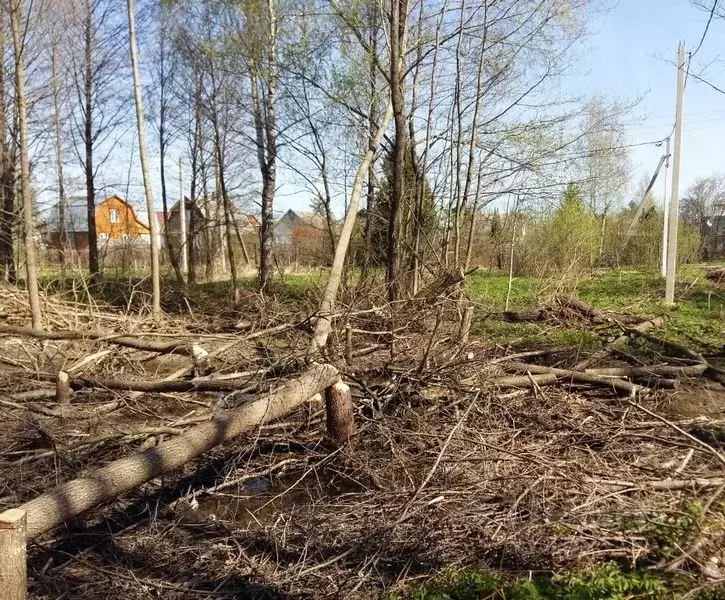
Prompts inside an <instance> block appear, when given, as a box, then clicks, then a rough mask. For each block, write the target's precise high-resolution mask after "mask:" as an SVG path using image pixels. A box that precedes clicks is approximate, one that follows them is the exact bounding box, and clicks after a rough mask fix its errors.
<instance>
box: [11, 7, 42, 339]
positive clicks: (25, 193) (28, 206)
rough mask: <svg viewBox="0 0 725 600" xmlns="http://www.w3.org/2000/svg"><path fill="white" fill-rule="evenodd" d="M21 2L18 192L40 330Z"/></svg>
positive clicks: (16, 18)
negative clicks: (21, 201)
mask: <svg viewBox="0 0 725 600" xmlns="http://www.w3.org/2000/svg"><path fill="white" fill-rule="evenodd" d="M21 10H22V1H21V0H20V1H19V2H18V3H16V4H14V5H13V8H12V10H11V14H10V26H11V28H12V33H13V48H14V50H15V93H16V101H17V108H18V121H19V124H20V193H21V195H22V198H23V234H24V235H23V238H24V242H25V244H24V245H25V279H26V282H25V283H26V286H27V288H28V299H29V301H30V312H31V314H32V319H33V327H34V328H35V329H40V328H41V327H42V326H43V318H42V315H41V313H40V291H39V289H38V268H37V261H36V256H35V225H34V218H35V217H34V215H33V200H32V197H31V195H30V160H29V158H28V115H27V112H28V110H27V106H26V103H25V69H24V64H23V63H24V55H25V45H24V44H25V40H24V39H23V38H22V33H21V31H20V13H21Z"/></svg>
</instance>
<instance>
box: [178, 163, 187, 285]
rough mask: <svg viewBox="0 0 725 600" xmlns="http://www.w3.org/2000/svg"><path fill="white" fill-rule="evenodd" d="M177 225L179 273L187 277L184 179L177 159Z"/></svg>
mask: <svg viewBox="0 0 725 600" xmlns="http://www.w3.org/2000/svg"><path fill="white" fill-rule="evenodd" d="M179 223H180V226H181V272H182V273H184V274H186V275H187V276H188V272H189V258H188V257H189V254H188V251H187V247H186V198H184V178H183V175H182V171H181V157H179Z"/></svg>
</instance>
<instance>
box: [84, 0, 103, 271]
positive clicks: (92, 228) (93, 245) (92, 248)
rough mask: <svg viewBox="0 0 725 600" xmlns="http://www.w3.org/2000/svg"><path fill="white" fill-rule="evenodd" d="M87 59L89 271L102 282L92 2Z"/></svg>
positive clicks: (88, 6) (88, 15) (87, 21)
mask: <svg viewBox="0 0 725 600" xmlns="http://www.w3.org/2000/svg"><path fill="white" fill-rule="evenodd" d="M85 9H86V14H85V24H84V25H85V30H84V37H85V39H84V46H85V53H84V59H83V63H84V64H83V68H84V73H83V100H84V103H85V107H84V111H85V114H84V115H83V117H84V119H83V144H84V147H85V163H84V165H83V166H84V167H85V176H86V217H87V219H88V270H89V271H90V273H91V281H92V282H93V283H96V284H97V283H99V282H100V278H101V269H100V265H99V263H98V235H97V232H96V188H95V181H94V180H95V173H94V171H93V7H92V5H91V0H86V6H85Z"/></svg>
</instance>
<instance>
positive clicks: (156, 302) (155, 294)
mask: <svg viewBox="0 0 725 600" xmlns="http://www.w3.org/2000/svg"><path fill="white" fill-rule="evenodd" d="M127 7H128V35H129V48H130V51H131V71H132V73H133V96H134V101H135V104H136V126H137V128H138V146H139V153H140V155H141V171H142V173H143V186H144V192H145V194H146V210H147V212H148V218H149V229H150V230H151V282H152V296H151V304H152V310H153V311H154V313H157V314H158V313H160V312H161V276H160V273H159V238H158V235H159V224H158V221H157V220H156V211H155V210H154V193H153V188H152V186H151V173H150V172H149V157H148V149H147V146H146V126H145V124H144V112H143V100H142V98H141V75H140V73H139V68H138V47H137V43H136V8H135V4H134V0H128V2H127Z"/></svg>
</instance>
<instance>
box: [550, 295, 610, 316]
mask: <svg viewBox="0 0 725 600" xmlns="http://www.w3.org/2000/svg"><path fill="white" fill-rule="evenodd" d="M557 301H558V302H559V305H560V306H561V307H562V308H568V309H570V310H572V311H574V312H576V313H579V314H580V315H581V316H583V317H589V318H590V319H598V318H599V317H601V316H602V312H601V311H600V310H598V309H596V308H594V307H593V306H589V305H588V304H585V303H584V302H582V301H581V300H577V299H576V298H567V297H565V296H558V297H557Z"/></svg>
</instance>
